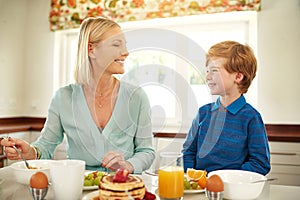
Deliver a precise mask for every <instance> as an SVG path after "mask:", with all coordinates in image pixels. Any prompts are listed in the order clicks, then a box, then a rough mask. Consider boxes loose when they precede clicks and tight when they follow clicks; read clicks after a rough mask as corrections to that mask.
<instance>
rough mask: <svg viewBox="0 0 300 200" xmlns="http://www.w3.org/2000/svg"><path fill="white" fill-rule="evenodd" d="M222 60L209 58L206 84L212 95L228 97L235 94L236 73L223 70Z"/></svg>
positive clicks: (223, 61)
mask: <svg viewBox="0 0 300 200" xmlns="http://www.w3.org/2000/svg"><path fill="white" fill-rule="evenodd" d="M224 63H225V59H224V58H211V59H210V61H209V62H208V65H207V67H206V69H207V75H206V83H207V85H208V87H209V89H210V93H211V94H212V95H220V96H225V95H230V94H231V93H234V92H236V90H237V85H236V84H235V82H236V73H229V72H228V71H227V70H226V69H225V68H224Z"/></svg>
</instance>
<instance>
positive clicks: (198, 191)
mask: <svg viewBox="0 0 300 200" xmlns="http://www.w3.org/2000/svg"><path fill="white" fill-rule="evenodd" d="M202 192H205V190H204V189H198V190H184V194H195V193H202Z"/></svg>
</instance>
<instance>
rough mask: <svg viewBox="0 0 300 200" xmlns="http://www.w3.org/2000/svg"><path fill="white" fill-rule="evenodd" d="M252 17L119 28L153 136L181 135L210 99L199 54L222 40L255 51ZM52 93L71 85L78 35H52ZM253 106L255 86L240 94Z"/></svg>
mask: <svg viewBox="0 0 300 200" xmlns="http://www.w3.org/2000/svg"><path fill="white" fill-rule="evenodd" d="M256 20H257V14H256V12H232V13H218V14H207V15H197V16H196V15H195V16H187V17H178V18H163V19H153V20H146V21H134V22H125V23H121V24H120V25H121V27H122V28H123V30H124V33H125V35H126V39H127V42H128V50H129V52H130V55H129V57H128V58H127V60H126V64H125V69H126V73H125V74H124V75H122V76H119V78H120V79H122V80H124V81H127V82H131V83H133V84H136V85H139V86H141V87H142V88H143V89H144V90H145V91H146V93H147V95H148V97H149V100H150V103H151V107H152V118H153V119H152V121H153V129H154V131H162V132H163V131H172V132H187V131H188V129H189V127H190V125H191V121H192V119H193V118H194V117H195V114H196V112H197V110H198V108H199V107H200V106H201V105H204V104H206V103H209V102H211V101H213V100H214V99H215V97H212V96H211V95H210V94H209V91H208V89H207V87H206V85H205V74H204V71H205V52H206V51H207V50H208V48H209V47H210V46H211V45H213V44H215V43H217V42H220V41H223V40H235V41H238V42H241V43H247V44H249V45H250V46H251V47H252V48H253V50H254V52H256V46H257V38H256V35H257V33H256V32H257V30H256V28H257V21H256ZM55 34H56V37H57V39H56V53H57V54H56V55H57V58H58V59H57V60H56V72H55V74H58V76H57V77H58V78H57V79H56V80H54V84H55V87H54V88H55V89H57V88H58V87H59V86H61V85H65V84H67V83H69V82H72V76H70V74H71V72H72V67H73V66H74V61H75V55H76V45H77V34H78V30H71V31H61V32H56V33H55ZM246 96H247V100H248V102H249V103H251V104H252V105H253V106H254V107H256V105H257V89H256V80H254V82H253V83H252V85H251V87H250V88H249V91H248V93H247V94H246Z"/></svg>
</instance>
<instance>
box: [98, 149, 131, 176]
mask: <svg viewBox="0 0 300 200" xmlns="http://www.w3.org/2000/svg"><path fill="white" fill-rule="evenodd" d="M102 167H105V168H108V169H110V170H112V171H116V170H117V169H120V168H124V169H127V170H128V171H129V172H130V173H132V172H133V170H134V168H133V166H132V165H131V164H130V163H129V162H128V161H126V160H125V159H124V156H123V154H122V153H120V152H118V151H109V152H107V153H106V154H105V155H104V157H103V160H102Z"/></svg>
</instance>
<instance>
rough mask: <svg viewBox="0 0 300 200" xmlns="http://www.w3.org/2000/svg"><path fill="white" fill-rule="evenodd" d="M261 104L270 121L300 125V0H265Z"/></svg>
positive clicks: (261, 17)
mask: <svg viewBox="0 0 300 200" xmlns="http://www.w3.org/2000/svg"><path fill="white" fill-rule="evenodd" d="M258 19H259V21H258V60H259V76H258V105H259V107H258V108H259V110H260V111H261V113H262V114H263V117H264V119H265V121H266V122H268V123H290V124H292V123H294V124H300V100H299V99H300V81H299V80H300V79H299V75H300V1H299V0H287V1H282V0H262V11H261V12H259V15H258Z"/></svg>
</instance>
